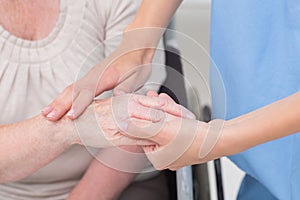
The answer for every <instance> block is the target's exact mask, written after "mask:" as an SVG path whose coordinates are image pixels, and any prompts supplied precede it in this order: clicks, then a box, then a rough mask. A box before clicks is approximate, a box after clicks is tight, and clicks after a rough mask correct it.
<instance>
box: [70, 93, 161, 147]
mask: <svg viewBox="0 0 300 200" xmlns="http://www.w3.org/2000/svg"><path fill="white" fill-rule="evenodd" d="M150 98H151V97H146V96H142V95H135V94H127V95H121V96H116V97H112V98H110V99H105V100H97V101H94V103H93V104H91V105H90V106H89V107H88V108H87V109H86V111H85V112H84V113H83V114H82V115H81V116H80V117H79V118H78V119H76V120H75V121H74V123H75V128H76V131H75V134H74V137H75V143H79V144H83V145H87V146H92V147H108V146H113V145H116V146H120V145H137V144H139V145H145V144H153V142H149V141H146V140H144V141H141V140H137V139H133V138H129V137H126V136H124V135H123V134H121V132H122V131H125V130H126V129H127V126H128V124H129V123H130V121H132V120H133V119H140V120H147V121H150V122H158V121H161V120H162V119H163V118H164V115H165V114H164V113H163V112H162V111H160V110H156V109H152V108H150V107H146V106H143V105H142V104H141V103H140V101H149V99H150Z"/></svg>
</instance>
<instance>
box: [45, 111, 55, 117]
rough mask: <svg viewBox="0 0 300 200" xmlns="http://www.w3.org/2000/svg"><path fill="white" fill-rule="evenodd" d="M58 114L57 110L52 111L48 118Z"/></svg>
mask: <svg viewBox="0 0 300 200" xmlns="http://www.w3.org/2000/svg"><path fill="white" fill-rule="evenodd" d="M55 114H56V110H53V111H51V112H50V113H49V114H48V115H47V118H52V117H54V115H55Z"/></svg>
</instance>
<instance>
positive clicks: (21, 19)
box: [0, 0, 60, 40]
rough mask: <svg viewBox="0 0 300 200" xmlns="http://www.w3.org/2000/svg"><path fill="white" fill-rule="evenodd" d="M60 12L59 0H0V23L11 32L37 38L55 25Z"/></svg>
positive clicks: (44, 34) (45, 35)
mask: <svg viewBox="0 0 300 200" xmlns="http://www.w3.org/2000/svg"><path fill="white" fill-rule="evenodd" d="M59 12H60V0H45V1H34V0H23V1H7V0H0V25H1V26H3V27H4V28H5V29H6V30H8V31H9V32H10V33H11V34H13V35H15V36H17V37H19V38H23V39H27V40H39V39H43V38H45V37H47V36H48V35H49V34H50V32H51V31H52V30H53V28H54V27H55V24H56V22H57V20H58V17H59Z"/></svg>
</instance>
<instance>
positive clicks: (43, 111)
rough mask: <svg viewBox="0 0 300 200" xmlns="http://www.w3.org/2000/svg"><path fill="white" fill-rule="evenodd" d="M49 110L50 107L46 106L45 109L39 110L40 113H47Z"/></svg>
mask: <svg viewBox="0 0 300 200" xmlns="http://www.w3.org/2000/svg"><path fill="white" fill-rule="evenodd" d="M51 109H52V107H51V106H47V107H45V108H43V109H42V110H41V112H42V113H46V112H49V111H50V110H51Z"/></svg>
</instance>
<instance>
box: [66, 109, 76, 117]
mask: <svg viewBox="0 0 300 200" xmlns="http://www.w3.org/2000/svg"><path fill="white" fill-rule="evenodd" d="M74 114H75V111H74V109H73V108H72V109H71V110H70V111H69V112H68V113H67V116H68V117H73V116H74Z"/></svg>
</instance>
